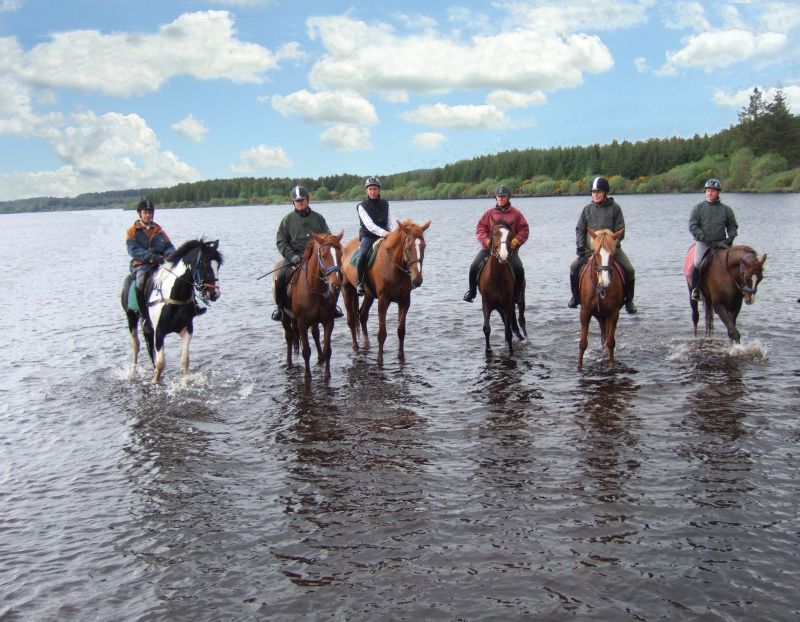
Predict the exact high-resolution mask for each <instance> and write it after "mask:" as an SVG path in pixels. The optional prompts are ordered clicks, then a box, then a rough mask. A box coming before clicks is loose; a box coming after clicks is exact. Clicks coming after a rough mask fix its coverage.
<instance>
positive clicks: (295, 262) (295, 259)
mask: <svg viewBox="0 0 800 622" xmlns="http://www.w3.org/2000/svg"><path fill="white" fill-rule="evenodd" d="M299 263H300V257H298V256H297V255H292V265H293V266H296V265H298V264H299Z"/></svg>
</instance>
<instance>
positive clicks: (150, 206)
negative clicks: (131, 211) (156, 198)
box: [136, 199, 156, 213]
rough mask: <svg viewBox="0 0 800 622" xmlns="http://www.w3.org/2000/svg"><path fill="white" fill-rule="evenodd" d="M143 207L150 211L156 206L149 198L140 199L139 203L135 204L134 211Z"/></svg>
mask: <svg viewBox="0 0 800 622" xmlns="http://www.w3.org/2000/svg"><path fill="white" fill-rule="evenodd" d="M143 209H146V210H149V211H151V212H155V211H156V208H155V205H153V202H152V201H151V200H150V199H142V200H141V201H139V205H137V206H136V211H137V213H138V212H141V211H142V210H143Z"/></svg>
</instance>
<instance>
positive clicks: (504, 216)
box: [475, 203, 530, 248]
mask: <svg viewBox="0 0 800 622" xmlns="http://www.w3.org/2000/svg"><path fill="white" fill-rule="evenodd" d="M501 222H502V223H505V224H506V225H507V226H508V228H509V229H510V230H511V239H512V240H514V239H516V240H517V242H518V243H519V245H520V246H522V245H523V244H525V242H526V241H527V240H528V234H529V233H530V230H529V228H528V221H527V220H525V216H523V215H522V212H520V211H519V210H518V209H517V208H516V207H514V206H513V205H511V203H509V204H508V205H507V207H506V209H505V210H501V209H499V208H498V207H497V205H495V206H494V207H492V208H490V209H488V210H486V212H484V214H483V216H481V219H480V220H479V221H478V226H477V227H475V237H476V238H478V244H480V245H481V248H486V240H488V239H489V238H490V237H491V236H492V229H494V226H495V225H496V224H499V223H501Z"/></svg>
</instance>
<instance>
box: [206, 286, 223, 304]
mask: <svg viewBox="0 0 800 622" xmlns="http://www.w3.org/2000/svg"><path fill="white" fill-rule="evenodd" d="M221 295H222V293H221V292H220V289H219V285H204V286H203V298H204V299H205V300H208V301H210V302H216V301H217V300H219V297H220V296H221Z"/></svg>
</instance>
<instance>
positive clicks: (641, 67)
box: [633, 56, 650, 73]
mask: <svg viewBox="0 0 800 622" xmlns="http://www.w3.org/2000/svg"><path fill="white" fill-rule="evenodd" d="M633 64H634V66H635V67H636V72H637V73H647V72H648V71H649V69H650V67H649V65H648V64H647V59H646V58H645V57H644V56H637V57H636V58H634V59H633Z"/></svg>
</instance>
